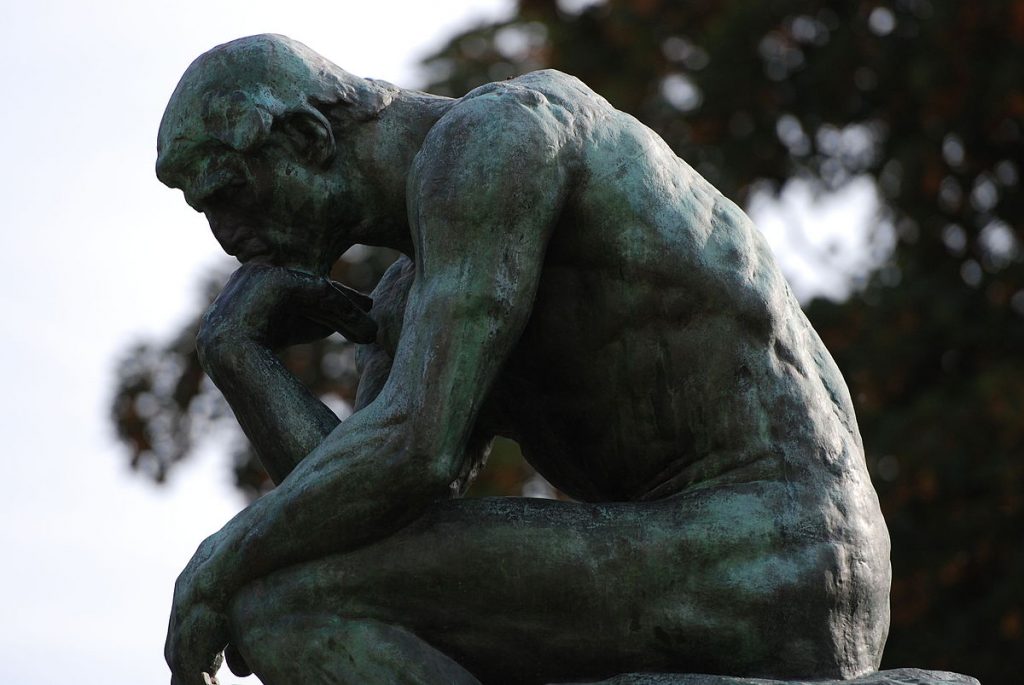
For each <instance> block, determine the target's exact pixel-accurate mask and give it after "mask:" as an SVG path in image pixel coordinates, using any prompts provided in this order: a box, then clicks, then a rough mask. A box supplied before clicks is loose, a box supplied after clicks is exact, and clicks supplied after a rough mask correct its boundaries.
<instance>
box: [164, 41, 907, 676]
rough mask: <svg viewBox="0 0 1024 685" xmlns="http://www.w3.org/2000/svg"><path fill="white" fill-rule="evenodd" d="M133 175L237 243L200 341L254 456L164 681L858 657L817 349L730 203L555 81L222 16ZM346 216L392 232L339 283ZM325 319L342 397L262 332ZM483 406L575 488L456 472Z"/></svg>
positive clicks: (480, 440)
mask: <svg viewBox="0 0 1024 685" xmlns="http://www.w3.org/2000/svg"><path fill="white" fill-rule="evenodd" d="M157 173H158V176H159V177H160V179H161V180H162V181H163V182H164V183H166V184H167V185H170V186H172V187H177V188H180V189H182V190H183V192H184V194H185V199H186V200H187V201H188V203H189V204H190V205H191V206H192V207H194V208H195V209H197V210H198V211H202V212H204V213H205V214H206V215H207V217H208V219H209V221H210V226H211V228H212V230H213V232H214V234H215V236H216V237H217V239H218V240H219V241H220V242H221V244H222V245H223V246H224V248H225V250H226V251H227V252H228V253H230V254H234V255H235V256H237V257H238V258H239V260H240V261H241V262H242V263H243V264H242V266H241V267H240V268H239V269H238V271H236V273H235V274H234V275H233V276H232V278H231V280H230V281H229V282H228V284H227V286H226V287H225V289H224V291H223V292H222V294H221V295H220V296H219V297H218V299H217V300H216V302H215V303H214V304H213V306H212V307H211V308H210V310H209V312H208V313H207V315H206V317H205V318H204V323H203V327H202V329H201V331H200V335H199V339H198V346H199V351H200V355H201V358H202V360H203V364H204V368H205V369H206V370H207V372H208V374H209V375H210V376H211V378H213V380H214V382H215V383H216V384H217V385H218V387H219V388H220V389H221V390H222V391H223V393H224V395H225V397H226V398H227V399H228V401H229V403H230V404H231V406H232V408H233V409H234V411H235V413H236V416H237V417H238V420H239V422H240V423H241V425H242V427H243V429H244V430H245V432H246V434H247V436H248V437H249V438H250V440H251V441H252V442H253V444H254V445H255V447H256V449H257V451H258V453H259V454H260V457H261V459H262V460H263V461H264V463H265V465H266V466H267V468H268V471H269V472H270V473H271V474H272V476H273V477H274V479H275V482H277V483H278V484H279V485H278V487H277V489H276V490H275V491H273V492H271V493H270V494H268V495H267V496H265V497H264V498H263V499H261V500H259V501H258V502H256V503H255V504H253V505H252V506H251V507H249V508H248V509H247V510H245V511H243V512H242V513H240V514H239V515H238V516H237V517H236V518H234V519H233V520H232V521H230V522H229V523H228V524H227V525H226V526H225V527H224V528H223V529H222V530H221V531H220V532H218V533H217V534H215V535H214V536H211V537H210V538H208V539H207V540H206V541H204V543H203V544H202V545H201V546H200V548H199V550H198V551H197V552H196V555H195V556H194V557H193V559H192V561H191V562H190V563H189V565H188V567H187V568H186V569H185V571H183V573H182V575H181V576H180V578H179V581H178V583H177V585H176V588H175V601H174V607H173V610H172V616H171V625H170V628H169V632H168V642H167V658H168V662H169V664H170V666H171V669H172V672H173V681H172V682H174V683H178V684H180V685H185V684H192V683H199V682H202V678H201V674H202V673H203V672H204V671H206V672H212V671H213V670H215V669H216V667H217V663H218V662H217V660H218V657H217V655H218V654H219V653H220V652H221V651H222V650H223V649H224V648H225V645H228V647H227V656H228V663H229V665H230V666H231V667H232V669H233V670H235V671H236V672H239V673H245V672H248V671H249V670H250V669H251V670H254V671H255V672H256V673H257V674H258V675H259V676H260V677H261V678H262V679H263V681H264V682H265V683H266V684H267V685H279V684H281V683H295V682H303V683H305V682H310V683H312V682H316V683H346V682H353V683H355V682H381V683H391V682H415V683H434V682H437V683H442V682H443V683H449V682H467V683H475V682H481V681H482V682H488V683H492V682H494V683H498V682H509V683H530V682H552V681H568V680H576V681H578V680H583V679H592V680H593V679H600V678H609V677H616V676H618V674H628V673H631V672H645V673H662V674H665V675H664V676H663V677H664V678H666V679H665V680H662V681H658V682H694V683H696V682H697V681H693V680H679V679H678V678H683V679H685V678H693V677H694V676H681V675H680V676H678V677H677V676H673V675H669V674H682V673H710V674H722V675H735V676H759V677H771V678H816V679H823V678H836V679H842V678H854V677H857V676H862V675H864V674H869V673H872V672H873V671H874V670H875V669H877V667H878V664H879V660H880V658H881V652H882V647H883V645H884V642H885V636H886V632H887V628H888V591H889V578H890V576H889V541H888V535H887V532H886V529H885V525H884V522H883V521H882V517H881V513H880V511H879V508H878V502H877V499H876V497H875V494H874V491H873V489H872V487H871V484H870V480H869V478H868V475H867V471H866V468H865V465H864V458H863V448H862V446H861V442H860V437H859V434H858V431H857V425H856V419H855V417H854V413H853V408H852V405H851V402H850V399H849V395H848V391H847V389H846V386H845V384H844V382H843V380H842V377H841V376H840V374H839V371H838V370H837V369H836V367H835V365H834V363H833V362H832V359H831V357H830V356H829V354H828V352H827V351H826V350H825V348H824V346H823V345H822V343H821V341H820V340H819V339H818V337H817V335H816V334H815V333H814V331H813V330H812V329H811V327H810V325H809V324H808V322H807V320H806V319H805V317H804V316H803V314H802V312H801V311H800V308H799V306H798V304H797V303H796V301H795V299H794V298H793V296H792V294H791V293H790V290H789V288H788V286H787V285H786V283H785V281H784V279H783V278H782V276H781V274H780V273H779V271H778V268H777V267H776V265H775V263H774V260H773V259H772V257H771V255H770V253H769V251H768V248H767V246H766V245H765V243H764V241H763V240H762V239H761V237H760V235H759V234H758V233H757V231H756V230H755V229H754V227H753V226H752V225H751V223H750V221H749V219H748V218H747V217H746V216H745V215H744V214H743V212H742V211H741V210H740V209H738V208H737V207H736V206H735V205H734V204H733V203H732V202H730V201H729V200H727V199H726V198H724V197H723V196H722V195H721V194H719V193H718V192H717V191H716V190H715V189H714V188H713V187H711V186H710V185H709V184H708V183H707V182H706V181H704V179H702V178H701V177H700V176H699V175H697V174H696V173H695V172H694V171H693V170H692V169H691V168H690V167H689V166H688V165H687V164H686V163H685V162H683V161H682V160H680V159H679V158H677V157H676V156H675V155H674V154H673V153H672V151H671V150H670V149H669V148H668V146H667V145H665V144H664V143H663V142H662V141H661V140H660V139H659V138H658V137H657V136H656V135H655V134H654V133H653V132H651V131H650V130H649V129H647V128H646V127H644V126H643V125H642V124H640V123H639V122H638V121H636V120H635V119H633V118H632V117H630V116H628V115H626V114H623V113H621V112H618V111H616V110H615V109H613V108H612V107H611V106H610V105H609V104H608V103H607V102H606V101H605V100H603V99H602V98H601V97H600V96H598V95H597V94H595V93H593V91H591V90H589V89H588V88H587V87H586V86H585V85H583V84H582V83H581V82H580V81H578V80H577V79H575V78H573V77H571V76H567V75H565V74H561V73H559V72H554V71H544V72H535V73H533V74H528V75H526V76H522V77H519V78H516V79H512V80H509V81H506V82H502V83H494V84H488V85H486V86H482V87H480V88H478V89H476V90H474V91H472V92H470V93H468V94H467V95H466V96H464V97H462V98H459V99H449V98H442V97H437V96H432V95H428V94H425V93H419V92H414V91H407V90H402V89H399V88H396V87H394V86H392V85H390V84H387V83H382V82H377V81H372V80H367V79H361V78H358V77H355V76H352V75H351V74H348V73H346V72H344V71H343V70H341V69H339V68H338V67H336V66H335V65H333V64H331V63H329V62H327V61H326V60H324V59H323V58H322V57H320V56H319V55H317V54H316V53H313V52H312V51H311V50H309V49H308V48H306V47H305V46H303V45H301V44H299V43H297V42H295V41H291V40H289V39H287V38H284V37H281V36H271V35H265V36H254V37H250V38H244V39H240V40H237V41H233V42H231V43H228V44H225V45H222V46H219V47H217V48H214V49H213V50H211V51H210V52H208V53H206V54H204V55H203V56H201V57H200V58H199V59H197V60H196V61H195V62H194V63H193V64H192V65H191V66H190V67H189V69H188V71H187V72H186V73H185V75H184V76H183V77H182V80H181V82H180V83H179V85H178V87H177V89H176V90H175V92H174V95H173V96H172V97H171V101H170V103H169V104H168V107H167V111H166V113H165V115H164V119H163V121H162V123H161V126H160V135H159V157H158V162H157ZM356 243H363V244H371V245H386V246H390V247H394V248H396V249H398V250H400V251H401V252H403V253H404V255H405V257H403V258H402V259H400V260H399V261H398V262H396V264H395V265H394V266H393V267H392V268H391V269H390V270H389V271H388V273H387V274H386V275H385V277H384V278H383V279H382V281H381V283H380V285H378V287H377V288H376V290H375V291H374V293H373V294H372V298H366V297H365V296H363V295H361V294H359V293H355V292H352V291H349V290H347V289H345V288H344V287H341V286H339V285H338V284H334V283H332V282H331V281H330V280H329V279H327V278H326V274H327V271H328V269H329V267H330V265H331V263H332V262H333V261H334V260H335V259H337V258H338V257H339V256H340V254H341V253H342V252H344V251H345V250H346V249H347V248H348V247H349V246H351V245H353V244H356ZM335 330H337V331H340V332H342V333H343V334H345V335H346V336H348V337H350V338H351V339H353V340H355V341H357V342H359V343H362V345H361V347H360V352H359V357H360V363H361V365H362V378H361V381H360V388H359V395H358V398H357V407H356V411H355V413H354V414H353V415H352V416H351V417H350V418H348V419H347V420H345V421H344V422H339V420H338V419H337V417H336V416H334V415H333V413H331V412H330V410H328V409H327V408H326V407H325V406H324V405H323V404H322V403H320V402H319V400H318V399H317V398H316V397H314V396H312V395H311V394H310V393H309V392H308V391H307V390H306V389H305V388H304V387H302V386H301V384H300V383H298V381H296V379H295V378H294V377H292V376H291V375H290V374H289V373H288V372H287V370H285V369H284V367H283V366H281V364H280V363H279V362H278V360H277V358H276V356H275V355H274V350H275V349H277V348H280V347H282V346H285V345H289V344H294V343H296V342H301V341H304V340H309V339H314V338H316V337H321V336H323V335H326V334H328V333H330V332H332V331H335ZM495 435H505V436H509V437H512V438H514V439H516V440H517V441H518V442H519V443H520V444H521V445H522V448H523V451H524V454H525V455H526V456H527V458H528V459H529V460H530V462H531V463H532V464H533V465H534V466H535V467H536V468H537V469H538V471H540V472H541V473H542V474H544V475H545V476H546V477H547V478H548V479H549V480H550V481H551V482H552V483H554V484H555V485H557V486H558V487H559V488H561V489H562V490H563V491H565V492H567V493H568V494H570V495H572V496H573V497H575V498H576V499H577V500H579V501H578V502H555V501H543V500H530V499H519V498H515V499H475V500H467V499H459V498H458V495H459V494H461V492H463V491H464V489H465V487H466V485H467V484H468V482H469V480H470V479H471V478H472V475H473V473H474V471H475V470H476V469H477V468H479V467H480V465H481V463H482V461H483V458H484V456H485V453H486V449H487V446H488V444H489V443H490V441H491V439H492V438H493V437H494V436H495ZM621 677H622V678H628V677H630V676H626V675H622V676H621ZM651 677H656V676H651ZM658 677H661V676H658ZM672 678H677V680H671V679H672ZM622 682H625V681H622ZM652 682H653V681H652ZM700 682H704V681H700ZM709 682H710V681H709ZM721 682H726V681H721Z"/></svg>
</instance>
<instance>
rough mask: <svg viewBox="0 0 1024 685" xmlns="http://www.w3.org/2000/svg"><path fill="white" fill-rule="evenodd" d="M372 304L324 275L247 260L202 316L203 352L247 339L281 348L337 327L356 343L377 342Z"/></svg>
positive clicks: (322, 335)
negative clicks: (372, 316)
mask: <svg viewBox="0 0 1024 685" xmlns="http://www.w3.org/2000/svg"><path fill="white" fill-rule="evenodd" d="M370 305H371V301H370V299H369V298H368V297H366V296H365V295H362V294H360V293H357V292H355V291H353V290H350V289H348V288H346V287H344V286H342V285H340V284H338V283H335V282H334V281H331V280H330V279H328V278H324V277H322V276H314V275H311V274H308V273H305V272H302V271H296V270H294V269H289V268H286V267H280V266H271V265H268V264H257V263H247V264H243V265H242V266H241V267H240V268H239V269H238V270H237V271H235V273H234V274H232V275H231V278H230V279H228V282H227V284H226V285H225V286H224V290H223V291H221V293H220V295H219V296H218V297H217V299H216V300H215V301H214V302H213V304H212V305H211V306H210V308H209V310H207V312H206V314H205V315H204V316H203V321H202V325H201V326H200V329H199V336H198V339H197V342H198V346H199V351H200V354H203V353H204V352H207V351H209V350H210V348H212V347H215V346H216V345H218V344H220V343H223V342H227V341H237V340H243V339H244V340H255V341H257V342H260V343H262V344H264V345H266V346H267V347H270V348H275V349H276V348H281V347H286V346H288V345H296V344H300V343H304V342H310V341H313V340H319V339H320V338H324V337H326V336H328V335H330V334H331V333H333V332H335V331H337V332H339V333H341V334H342V335H344V336H345V337H346V338H348V339H349V340H352V341H353V342H358V343H366V342H372V341H373V339H374V336H375V335H376V331H377V325H376V323H375V322H374V321H373V319H372V318H370V316H369V314H368V313H367V312H368V311H369V309H370Z"/></svg>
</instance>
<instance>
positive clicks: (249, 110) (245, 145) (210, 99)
mask: <svg viewBox="0 0 1024 685" xmlns="http://www.w3.org/2000/svg"><path fill="white" fill-rule="evenodd" d="M202 118H203V125H204V126H205V127H206V131H207V133H209V135H210V136H212V137H213V138H216V139H217V140H219V141H221V142H222V143H224V144H225V145H227V146H228V147H230V148H231V149H232V150H238V151H239V152H245V151H247V150H252V149H254V148H257V147H259V146H260V145H261V144H263V142H264V141H265V140H266V139H267V136H269V135H270V128H271V125H272V123H273V117H272V116H271V114H270V112H268V111H267V110H265V109H264V108H262V107H260V106H259V105H257V104H256V103H254V102H253V101H252V99H251V98H249V96H247V95H246V94H245V93H243V92H241V91H237V90H236V91H234V92H232V93H210V94H208V95H207V96H206V97H204V98H203V110H202Z"/></svg>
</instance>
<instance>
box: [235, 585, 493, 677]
mask: <svg viewBox="0 0 1024 685" xmlns="http://www.w3.org/2000/svg"><path fill="white" fill-rule="evenodd" d="M248 618H249V619H250V621H251V623H250V624H249V625H247V626H246V629H245V630H242V631H238V632H237V634H238V636H239V638H240V641H239V642H238V644H236V645H235V647H236V648H237V649H238V650H239V651H240V652H241V653H243V654H245V655H246V663H247V664H248V665H249V667H250V668H251V669H253V671H254V672H255V673H256V675H258V676H259V678H260V680H261V681H262V682H263V684H264V685H295V684H296V683H302V685H376V684H377V683H379V684H380V685H480V681H479V680H477V679H476V678H474V677H473V676H472V675H471V674H470V673H469V672H468V671H466V670H465V669H464V668H462V667H461V666H459V664H457V663H455V662H454V661H452V660H451V659H450V658H449V657H447V656H445V655H444V654H442V653H441V652H439V651H438V650H436V649H434V648H433V647H431V646H430V645H428V644H427V643H426V642H424V641H423V640H420V639H419V638H418V637H416V636H415V635H413V634H412V633H410V632H409V631H407V630H404V629H403V628H399V627H397V626H392V625H387V624H384V623H380V622H379V621H374V620H372V619H345V618H342V617H340V616H336V615H333V614H330V613H324V612H310V613H299V614H281V613H280V612H276V611H274V610H273V607H272V605H264V611H263V616H262V620H261V619H260V617H257V616H254V615H250V616H249V617H248Z"/></svg>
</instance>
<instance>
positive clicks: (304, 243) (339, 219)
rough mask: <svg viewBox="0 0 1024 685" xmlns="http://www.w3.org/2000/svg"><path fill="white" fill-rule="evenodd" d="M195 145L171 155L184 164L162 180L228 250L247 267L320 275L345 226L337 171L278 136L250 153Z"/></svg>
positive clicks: (163, 173)
mask: <svg viewBox="0 0 1024 685" xmlns="http://www.w3.org/2000/svg"><path fill="white" fill-rule="evenodd" d="M181 144H184V143H181ZM194 147H195V149H194V150H188V151H183V153H178V154H169V155H167V157H168V158H174V159H175V160H181V161H180V162H178V163H177V164H176V165H175V167H174V168H163V169H160V177H161V179H162V180H164V182H166V183H168V185H172V186H174V187H178V188H181V190H182V191H183V192H184V194H185V200H186V202H188V204H189V205H190V206H192V207H193V208H194V209H195V210H197V211H200V212H203V213H204V214H205V215H206V218H207V220H208V221H209V223H210V228H211V229H212V230H213V234H214V236H215V237H216V238H217V241H218V242H219V243H220V244H221V246H222V247H223V248H224V251H225V252H227V253H228V254H230V255H234V256H235V257H237V258H238V259H239V261H242V262H247V261H251V260H258V261H268V262H272V263H276V264H282V265H288V266H298V267H304V268H309V269H319V270H323V268H324V264H323V262H324V261H325V260H327V261H330V260H332V259H333V257H336V256H337V255H327V254H325V251H328V250H329V247H330V245H331V243H332V240H333V239H334V238H336V236H332V233H337V231H339V230H340V229H341V226H342V225H343V224H344V223H345V217H344V216H343V212H342V211H341V208H342V207H343V206H344V204H345V203H344V197H343V196H344V187H342V185H341V183H340V178H339V177H338V175H337V174H330V173H328V171H327V170H325V169H324V168H322V167H319V166H317V165H314V164H312V163H310V162H309V161H308V160H306V159H304V158H303V156H302V155H300V154H298V153H297V151H296V150H294V148H293V147H292V146H290V145H288V144H287V141H286V140H283V139H282V140H278V139H276V138H275V137H273V136H272V137H271V139H270V140H269V141H268V142H267V143H265V144H264V145H262V146H260V147H259V148H258V149H256V150H249V151H246V152H238V151H236V150H232V149H230V148H227V147H226V146H224V145H218V144H216V143H212V142H210V143H207V144H205V145H194Z"/></svg>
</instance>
